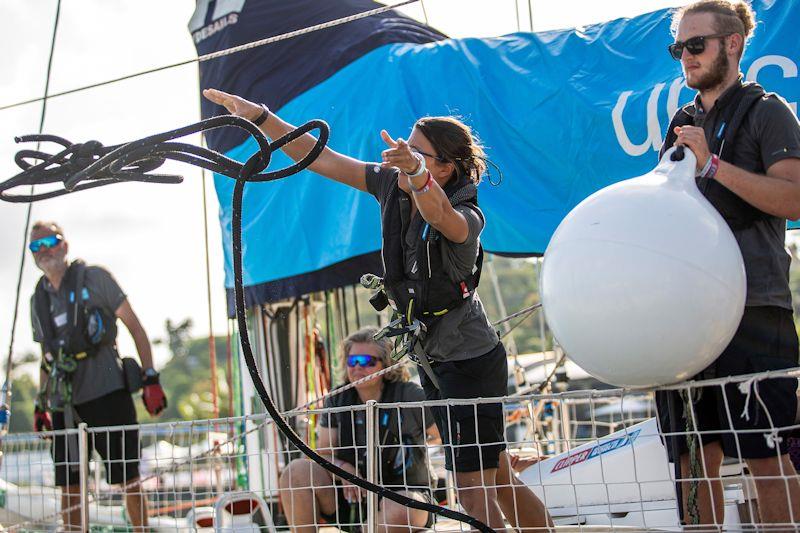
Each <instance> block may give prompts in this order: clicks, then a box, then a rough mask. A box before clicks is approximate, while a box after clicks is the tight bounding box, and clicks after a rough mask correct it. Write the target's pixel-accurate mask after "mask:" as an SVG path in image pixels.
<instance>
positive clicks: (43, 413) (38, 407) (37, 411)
mask: <svg viewBox="0 0 800 533" xmlns="http://www.w3.org/2000/svg"><path fill="white" fill-rule="evenodd" d="M46 405H47V404H46V403H45V402H44V400H43V399H42V397H39V398H37V399H36V401H35V402H34V404H33V429H34V431H36V432H37V433H38V432H40V431H45V430H46V431H53V421H52V420H50V413H48V412H47V410H46V409H45V406H46Z"/></svg>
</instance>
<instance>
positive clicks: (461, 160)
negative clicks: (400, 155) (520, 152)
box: [414, 117, 486, 185]
mask: <svg viewBox="0 0 800 533" xmlns="http://www.w3.org/2000/svg"><path fill="white" fill-rule="evenodd" d="M414 127H415V128H416V129H418V130H419V131H420V133H422V134H423V135H424V136H425V138H426V139H428V140H429V141H430V142H431V144H432V145H433V148H434V149H435V150H436V154H437V155H438V159H439V160H440V161H443V162H449V163H453V165H455V167H456V174H457V175H464V176H467V177H468V178H469V179H471V180H472V182H473V183H474V184H475V185H477V184H478V183H480V181H481V175H482V174H483V173H484V172H486V153H485V152H484V150H483V146H481V144H480V141H479V140H478V138H477V136H476V135H475V133H474V132H473V131H472V128H470V127H469V126H467V125H466V124H464V123H463V122H462V121H460V120H459V119H457V118H455V117H422V118H421V119H419V120H417V122H416V123H415V124H414Z"/></svg>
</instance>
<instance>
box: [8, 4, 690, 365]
mask: <svg viewBox="0 0 800 533" xmlns="http://www.w3.org/2000/svg"><path fill="white" fill-rule="evenodd" d="M287 1H288V0H287ZM320 1H333V0H320ZM685 3H686V2H685V1H681V0H672V1H670V0H607V1H605V2H598V1H596V0H560V1H557V2H554V1H547V2H544V1H541V0H537V1H534V2H533V19H534V30H536V31H541V30H548V29H556V28H567V27H574V26H580V25H586V24H591V23H594V22H602V21H605V20H610V19H613V18H618V17H623V16H635V15H638V14H641V13H645V12H648V11H652V10H655V9H660V8H663V7H667V6H676V5H681V4H685ZM528 5H529V3H528V2H527V1H526V0H523V1H520V2H519V6H518V9H517V7H516V4H515V2H514V1H513V0H425V9H426V11H427V15H428V21H429V23H430V24H431V25H433V26H435V27H437V28H439V29H440V30H442V31H444V32H445V33H447V34H448V35H450V36H453V37H467V36H475V37H488V36H497V35H503V34H506V33H511V32H515V31H518V30H519V29H521V30H523V31H528V30H530V26H529V23H528V20H529V17H528ZM55 9H56V1H55V0H35V1H26V2H12V1H6V2H2V4H0V17H1V19H2V20H3V22H4V31H3V32H0V50H3V51H4V53H3V54H2V55H0V72H2V73H3V76H0V105H4V104H8V103H12V102H16V101H20V100H25V99H28V98H32V97H38V96H42V94H43V92H44V84H45V73H46V66H47V57H48V53H49V48H50V40H51V35H52V28H53V21H54V16H55ZM193 10H194V2H193V1H191V0H168V1H156V0H139V1H137V2H125V1H121V0H113V1H112V0H63V2H62V7H61V20H60V24H59V29H58V37H57V40H56V52H55V55H54V59H53V69H52V75H51V82H50V92H51V93H55V92H58V91H63V90H66V89H71V88H75V87H78V86H84V85H89V84H92V83H96V82H100V81H103V80H106V79H110V78H115V77H119V76H123V75H127V74H131V73H134V72H138V71H141V70H145V69H148V68H152V67H154V66H160V65H165V64H170V63H173V62H178V61H182V60H185V59H188V58H192V57H196V53H195V49H194V45H193V43H192V40H191V38H190V35H189V33H188V31H187V23H188V21H189V18H190V17H191V15H192V12H193ZM404 11H405V12H406V13H408V14H409V15H411V16H414V17H416V18H419V19H420V20H422V16H423V13H422V10H421V8H420V7H419V5H415V6H410V7H408V8H405V9H404ZM518 11H519V20H520V21H521V23H520V26H518V25H517V20H518V16H517V12H518ZM40 114H41V103H35V104H30V105H26V106H23V107H20V108H16V109H12V110H6V111H2V112H0V179H2V180H5V179H7V178H8V177H11V176H12V175H14V174H16V173H17V172H18V169H17V167H16V165H15V164H14V162H13V157H14V154H15V153H16V152H17V150H18V149H19V148H20V147H19V145H16V144H15V143H14V142H13V138H14V136H15V135H21V134H28V133H36V132H37V131H38V124H39V117H40ZM199 115H200V113H199V94H198V83H197V66H196V65H195V64H193V65H189V66H183V67H178V68H175V69H171V70H168V71H164V72H159V73H156V74H150V75H146V76H142V77H139V78H135V79H132V80H128V81H124V82H120V83H116V84H112V85H108V86H104V87H101V88H97V89H91V90H88V91H85V92H81V93H77V94H73V95H69V96H63V97H59V98H55V99H53V100H51V101H49V102H48V105H47V115H46V121H45V127H44V131H45V133H53V134H57V135H60V136H62V137H65V138H67V139H68V140H70V141H72V142H85V141H87V140H89V139H96V140H99V141H100V142H102V143H103V144H105V145H111V144H116V143H121V142H127V141H132V140H135V139H138V138H141V137H144V136H147V135H151V134H154V133H158V132H162V131H166V130H170V129H174V128H177V127H179V126H183V125H186V124H189V123H192V122H195V121H197V120H199ZM189 142H192V143H198V142H199V139H198V138H196V137H195V138H190V139H189ZM376 158H377V154H376ZM162 169H163V170H165V171H172V172H174V173H179V174H182V175H183V176H184V177H185V182H184V183H183V184H182V185H142V184H120V185H113V186H110V187H102V188H100V189H95V190H93V191H88V192H82V193H80V194H76V195H70V196H66V197H62V198H58V199H53V200H48V201H45V202H40V203H36V204H34V205H33V214H32V219H33V220H37V219H54V220H57V221H59V222H60V223H61V224H62V226H63V227H64V229H65V233H66V237H67V239H68V241H69V243H70V256H71V257H73V258H75V257H81V258H84V259H86V260H87V261H88V262H90V263H96V264H100V265H105V266H106V267H108V268H109V269H110V270H111V272H113V274H114V275H115V276H116V278H117V280H118V281H119V283H120V284H121V285H122V287H123V289H124V290H125V291H126V293H127V294H128V296H129V300H130V302H131V304H132V305H133V308H134V309H135V311H136V312H137V313H138V315H139V317H140V319H141V320H142V323H143V324H144V326H145V329H146V330H147V331H148V333H149V335H150V337H151V338H157V337H162V336H163V335H164V321H165V320H166V319H167V318H170V319H172V320H173V321H179V320H182V319H184V318H187V317H191V318H192V319H193V320H194V322H195V324H196V326H195V329H194V333H195V334H196V335H203V334H205V333H206V332H207V328H208V319H207V298H206V271H205V252H204V239H203V211H202V185H201V183H202V180H201V175H200V172H199V171H198V170H197V169H194V168H191V167H188V166H185V165H172V166H171V167H170V166H165V167H162ZM207 190H208V194H209V229H210V251H211V284H212V294H213V297H212V308H213V317H214V318H213V319H214V328H215V330H216V332H218V333H222V334H224V332H225V309H224V299H223V298H224V290H223V268H222V250H221V244H220V231H219V225H218V222H217V214H218V209H217V202H216V196H215V194H214V191H213V187H212V184H211V178H210V176H209V177H208V180H207ZM26 208H27V206H26V205H24V204H20V205H13V204H8V203H0V227H2V231H0V250H2V253H0V258H1V259H0V356H1V357H2V361H3V363H2V364H3V365H4V364H5V358H6V356H7V351H8V345H9V338H10V337H9V336H10V333H11V322H12V320H11V317H12V313H13V306H14V294H15V290H16V283H17V272H18V269H19V262H20V251H21V249H22V246H23V244H24V240H25V236H24V235H23V228H24V223H25V210H26ZM39 275H40V273H39V271H38V270H37V269H36V267H35V265H33V262H32V260H31V258H30V256H28V257H27V258H26V266H25V270H24V275H23V280H22V294H23V298H22V301H21V305H20V315H19V316H20V318H19V320H18V322H17V335H16V342H15V353H17V354H22V353H24V352H26V351H32V350H38V348H37V347H36V346H35V344H34V342H33V339H32V337H31V331H30V320H29V314H30V310H29V305H28V304H29V298H30V294H31V293H32V291H33V288H34V286H35V284H36V280H37V279H38V277H39ZM122 331H123V333H121V335H120V340H119V344H120V348H121V350H120V351H121V353H122V354H123V355H132V354H134V353H135V351H134V348H133V343H132V341H131V339H130V337H129V336H128V334H127V330H124V328H123V330H122ZM156 355H157V361H158V364H163V361H164V360H165V358H166V356H167V354H166V353H165V352H164V351H163V348H162V349H157V350H156ZM157 366H158V365H157Z"/></svg>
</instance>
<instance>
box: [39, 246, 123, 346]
mask: <svg viewBox="0 0 800 533" xmlns="http://www.w3.org/2000/svg"><path fill="white" fill-rule="evenodd" d="M85 275H86V264H85V263H84V262H83V261H81V260H80V259H76V260H75V261H73V262H72V264H70V266H69V267H68V268H67V272H66V273H65V275H64V280H63V283H64V284H65V287H66V289H67V295H68V303H69V305H68V306H67V325H68V328H69V329H68V333H67V335H66V337H65V338H64V337H62V338H60V337H59V335H58V334H57V332H56V329H55V327H54V322H53V316H52V313H51V312H50V295H49V294H48V292H47V290H46V289H45V283H46V282H47V280H46V278H45V276H42V277H41V278H40V279H39V282H38V283H37V284H36V290H35V292H34V295H33V306H34V311H35V312H36V316H37V318H38V319H39V324H40V327H41V330H42V344H43V345H44V347H45V350H46V351H47V352H49V353H50V355H51V356H52V357H58V356H59V355H72V356H75V357H76V359H83V358H84V357H86V356H91V355H93V354H94V353H96V352H97V350H98V349H99V348H100V347H101V346H104V345H108V344H114V342H116V339H117V322H116V317H115V316H114V314H113V313H109V312H108V311H107V310H106V309H104V308H102V307H87V305H86V303H87V301H88V300H89V292H88V291H87V290H86V287H84V279H85Z"/></svg>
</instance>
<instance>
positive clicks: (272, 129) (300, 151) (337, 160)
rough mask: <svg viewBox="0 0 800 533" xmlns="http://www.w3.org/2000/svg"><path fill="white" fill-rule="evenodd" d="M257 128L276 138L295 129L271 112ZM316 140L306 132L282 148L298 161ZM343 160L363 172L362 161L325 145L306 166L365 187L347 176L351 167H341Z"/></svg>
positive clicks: (317, 171) (322, 174) (345, 181)
mask: <svg viewBox="0 0 800 533" xmlns="http://www.w3.org/2000/svg"><path fill="white" fill-rule="evenodd" d="M259 128H260V129H261V131H262V132H264V133H265V134H266V135H267V136H268V137H271V138H272V139H278V138H280V137H282V136H283V135H285V134H287V133H289V132H291V131H294V130H295V129H296V128H295V126H294V125H292V124H290V123H288V122H286V121H285V120H283V119H282V118H280V117H279V116H278V115H275V114H272V113H271V114H270V115H269V117H268V118H267V120H266V121H264V123H263V124H261V126H259ZM316 142H317V139H316V137H314V136H313V135H312V134H310V133H306V134H305V135H303V136H301V137H298V138H297V139H296V140H294V141H292V142H290V143H289V144H286V145H284V146H283V148H282V150H283V151H284V153H285V154H286V155H288V156H289V157H291V158H292V159H293V160H294V161H300V160H301V159H302V158H303V157H305V156H306V155H307V154H308V153H309V152H310V151H311V150H312V149H313V148H314V145H315V144H316ZM343 162H346V163H349V165H348V166H356V167H358V169H359V170H358V173H359V174H362V173H363V170H361V167H363V165H364V163H362V162H360V161H358V160H356V159H352V158H350V157H347V156H345V155H342V154H339V153H337V152H334V151H333V150H331V149H330V148H328V147H327V146H326V147H325V149H323V150H322V153H321V154H320V155H319V157H317V158H316V159H315V160H314V162H313V163H311V165H309V167H308V168H309V170H311V171H313V172H316V173H317V174H320V175H321V176H324V177H326V178H329V179H332V180H335V181H338V182H341V183H344V184H346V185H350V186H351V187H356V188H358V189H365V186H362V185H361V184H360V183H354V182H353V179H352V178H350V177H349V176H348V172H352V169H351V168H348V169H345V168H343V166H342V164H343ZM359 177H361V176H359Z"/></svg>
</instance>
